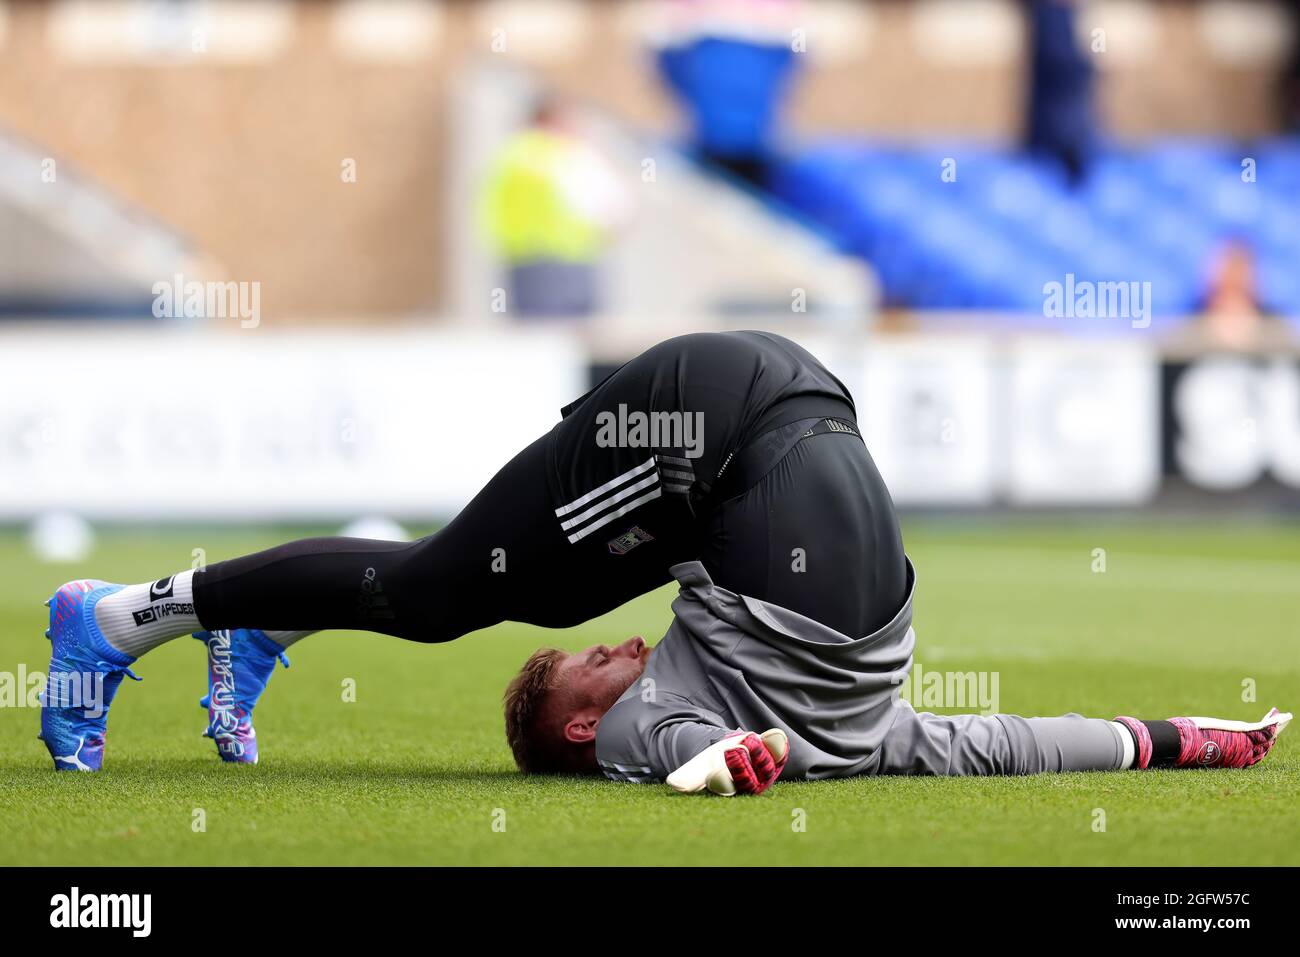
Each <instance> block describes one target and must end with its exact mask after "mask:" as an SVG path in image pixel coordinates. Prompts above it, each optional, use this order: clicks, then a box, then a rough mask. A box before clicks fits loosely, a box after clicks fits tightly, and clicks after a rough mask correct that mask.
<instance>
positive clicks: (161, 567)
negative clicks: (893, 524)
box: [0, 518, 1300, 865]
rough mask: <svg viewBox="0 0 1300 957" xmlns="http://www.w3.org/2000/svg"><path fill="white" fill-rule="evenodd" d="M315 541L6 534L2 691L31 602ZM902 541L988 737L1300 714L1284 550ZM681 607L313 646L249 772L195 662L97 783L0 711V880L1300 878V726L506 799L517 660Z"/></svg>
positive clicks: (0, 558)
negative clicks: (949, 769) (1014, 730)
mask: <svg viewBox="0 0 1300 957" xmlns="http://www.w3.org/2000/svg"><path fill="white" fill-rule="evenodd" d="M307 532H308V530H303V529H292V530H287V529H254V530H249V529H242V530H238V531H222V532H217V531H210V530H181V531H177V530H168V531H145V530H122V531H112V532H108V533H105V534H102V535H101V538H100V541H99V544H98V547H97V550H96V552H95V554H94V555H93V557H92V558H91V560H89V561H88V562H86V563H84V565H80V566H78V567H75V568H74V567H68V566H61V565H43V564H40V563H38V562H36V561H35V560H34V559H33V558H32V557H31V556H30V555H29V553H28V552H27V550H26V547H25V545H24V542H23V539H22V537H21V536H20V535H18V534H17V533H6V534H3V535H0V672H8V673H9V674H10V675H13V674H14V673H16V672H17V671H18V669H19V666H20V664H21V665H24V666H25V667H26V668H27V669H29V670H37V669H38V670H41V671H44V669H45V668H46V666H47V664H48V645H47V643H46V642H45V641H44V639H43V638H42V637H41V632H42V630H43V628H44V627H45V624H44V622H45V610H44V609H43V608H42V607H41V602H42V600H43V599H44V598H46V597H47V596H48V595H49V594H50V593H51V592H52V590H53V589H54V588H55V587H56V586H57V585H58V584H60V583H61V582H62V581H64V580H65V579H68V578H72V577H78V576H82V575H87V574H90V575H93V576H95V577H101V578H105V579H108V580H112V581H128V582H129V581H142V580H146V579H151V578H157V577H160V576H162V575H165V574H167V573H169V572H171V571H173V570H175V569H176V568H184V567H189V565H190V563H191V553H192V549H194V548H196V547H201V548H204V549H205V550H206V553H207V557H208V560H210V561H215V560H217V559H219V558H223V557H228V556H232V555H236V554H240V553H243V552H247V551H251V550H255V549H259V548H263V547H266V546H269V545H272V544H275V543H277V542H279V541H281V540H284V539H285V538H289V537H297V536H299V535H301V534H306V533H307ZM905 532H906V539H907V544H908V550H909V553H910V554H911V555H912V556H913V558H914V560H915V562H916V565H917V569H918V575H919V588H918V593H917V613H916V628H917V635H918V650H917V660H918V661H919V662H921V663H922V666H923V667H924V668H925V670H926V671H933V670H948V671H985V672H997V673H998V679H999V684H998V689H999V696H1000V700H999V702H998V704H999V705H1000V708H1001V710H1004V711H1010V712H1015V713H1020V714H1026V715H1036V714H1044V715H1046V714H1060V713H1064V712H1067V711H1078V712H1082V713H1084V714H1091V715H1097V716H1101V717H1111V716H1113V715H1115V714H1121V713H1127V714H1136V715H1140V716H1148V717H1166V716H1169V715H1173V714H1213V715H1216V716H1222V717H1230V718H1242V719H1251V720H1253V719H1256V718H1258V717H1259V716H1260V715H1262V714H1263V713H1264V712H1265V711H1266V710H1267V708H1268V707H1269V706H1270V705H1273V704H1277V705H1279V706H1281V707H1282V708H1283V709H1285V710H1295V709H1296V708H1297V707H1298V706H1300V643H1298V642H1297V627H1298V624H1297V623H1300V534H1297V530H1296V529H1295V528H1294V527H1290V528H1288V527H1274V528H1269V527H1267V526H1265V525H1263V524H1260V525H1235V526H1234V525H1228V526H1219V527H1214V526H1209V525H1204V524H1202V525H1186V524H1177V523H1172V522H1169V521H1164V522H1159V523H1155V522H1151V521H1144V522H1141V523H1129V522H1125V521H1114V522H1110V521H1102V520H1096V519H1077V518H1076V519H1062V520H1060V521H1055V520H1047V519H1034V520H1032V521H1030V520H1026V519H1016V520H1001V521H992V520H989V519H981V520H978V521H976V520H973V519H972V520H957V521H939V520H937V519H928V520H925V521H912V522H909V523H907V525H906V528H905ZM1094 549H1104V550H1105V571H1104V572H1095V571H1093V566H1094V563H1095V561H1096V559H1095V558H1094V553H1093V550H1094ZM671 595H672V592H671V590H670V589H663V590H661V591H659V592H656V593H654V594H652V595H648V596H645V597H643V598H641V599H639V600H637V601H636V602H633V603H631V604H629V605H627V606H625V607H623V608H621V609H618V610H617V611H615V612H613V613H611V614H609V615H607V616H605V617H604V618H602V619H600V620H597V621H593V622H590V623H588V624H586V625H584V626H582V627H579V628H574V629H570V630H567V631H563V632H552V631H547V630H544V629H539V628H531V627H525V626H520V625H502V626H500V627H497V628H493V629H491V630H488V631H485V632H481V633H478V634H474V635H471V636H468V637H466V638H463V639H461V640H460V641H456V642H452V643H450V644H446V645H435V646H421V645H417V644H411V643H407V642H402V641H398V640H396V639H391V638H383V637H377V636H371V635H364V634H354V633H341V632H340V633H330V634H326V635H319V636H314V637H312V638H309V639H307V640H306V641H304V642H303V643H301V644H300V645H298V646H297V647H296V648H295V649H294V650H293V652H292V659H293V667H292V668H291V669H290V670H288V671H284V670H279V669H277V672H276V674H275V677H274V678H273V680H272V682H271V685H270V688H269V690H268V692H267V694H266V696H265V697H264V698H263V700H262V703H261V704H260V705H259V707H258V712H257V718H258V720H257V727H258V732H259V737H260V743H261V749H262V763H261V764H260V765H259V766H257V767H251V768H246V767H227V766H223V765H221V764H220V762H219V761H218V760H217V757H216V753H215V751H214V749H213V747H212V743H211V742H210V741H208V740H206V739H204V738H201V737H200V736H199V732H200V731H201V730H202V728H203V725H204V713H203V712H202V711H201V710H200V709H199V707H198V704H197V701H198V698H199V697H200V695H201V694H202V693H203V691H204V661H205V658H204V653H203V648H202V646H200V644H199V643H198V642H196V641H192V640H188V639H184V640H178V641H175V642H172V643H171V644H169V645H166V646H164V647H162V648H161V649H159V650H158V651H156V652H154V653H152V654H150V655H149V656H148V657H147V658H145V659H144V660H143V661H141V662H140V663H139V664H138V665H137V671H138V672H139V673H140V675H141V676H142V677H143V678H144V682H143V683H142V684H136V683H134V682H130V681H128V682H126V683H125V687H123V689H122V692H121V693H120V695H119V696H118V699H117V702H116V703H115V704H114V706H113V713H112V716H111V720H110V731H111V733H110V735H109V748H108V756H107V759H106V762H105V770H104V771H103V772H102V773H100V774H98V775H77V774H55V773H53V771H52V770H51V767H50V762H49V759H48V758H47V756H46V754H45V751H44V749H43V747H42V745H41V744H40V742H39V741H37V740H36V730H37V725H38V712H37V711H36V710H34V709H29V708H26V707H16V706H7V707H3V708H0V864H3V865H13V864H94V865H98V864H196V865H197V864H209V865H244V864H385V863H392V864H665V865H681V864H1083V865H1113V864H1175V865H1179V864H1226V865H1231V864H1290V865H1295V864H1300V804H1298V803H1297V800H1296V795H1297V794H1300V727H1298V728H1292V729H1291V730H1290V731H1289V732H1288V734H1286V735H1284V736H1283V738H1282V740H1281V743H1280V744H1279V746H1278V747H1277V748H1276V749H1275V750H1274V752H1273V754H1272V755H1271V756H1270V757H1269V759H1268V760H1267V761H1265V762H1264V763H1263V764H1262V765H1260V766H1258V767H1256V768H1254V769H1251V770H1249V771H1244V772H1157V773H1145V774H1138V773H1133V772H1128V773H1125V772H1118V773H1105V774H1101V773H1098V774H1066V775H1056V776H1046V775H1045V776H1040V777H1033V778H994V779H923V778H890V779H871V778H861V779H856V780H847V781H835V782H818V783H795V782H786V783H781V784H778V785H777V786H776V787H775V788H773V789H772V790H771V791H770V792H769V793H768V794H765V795H763V796H761V797H758V798H738V799H733V800H727V799H722V798H706V797H698V796H696V797H681V796H677V795H674V794H672V793H671V792H669V791H668V789H667V788H666V787H662V786H641V785H627V784H614V783H607V782H604V781H600V780H597V779H575V778H531V779H530V778H524V777H521V776H519V775H517V774H516V773H514V771H513V768H512V765H511V762H510V758H509V752H508V750H507V748H506V746H505V743H504V740H503V736H502V731H501V723H502V722H501V713H500V704H499V702H500V695H501V691H502V688H503V686H504V685H505V683H506V681H507V680H508V679H509V677H510V676H511V675H512V674H513V672H514V670H515V668H517V666H518V665H519V663H520V662H521V661H522V660H523V658H524V657H525V655H526V654H527V653H528V652H529V651H531V650H532V649H533V648H534V647H536V646H538V645H541V644H558V645H561V646H565V647H570V648H578V647H583V646H585V645H587V644H590V643H594V642H599V641H612V640H619V639H621V638H623V637H625V636H627V635H629V634H643V635H645V636H646V638H647V640H650V641H654V640H656V639H657V638H658V637H659V636H660V635H661V634H662V633H663V630H664V628H665V627H666V625H667V622H668V620H669V614H670V613H669V608H668V605H669V601H670V599H671ZM346 679H352V680H353V681H355V687H356V700H355V702H347V701H344V700H343V699H344V695H343V693H342V692H343V685H344V682H345V680H346ZM9 680H11V681H12V680H13V679H12V678H10V679H9ZM1252 688H1253V690H1254V697H1255V700H1250V695H1249V693H1250V690H1251V689H1252ZM951 710H959V709H951ZM199 809H201V810H202V812H203V818H204V819H205V822H206V829H203V830H196V829H195V827H194V822H195V821H196V819H197V817H196V811H197V810H199ZM800 824H802V827H799V826H798V825H800ZM1102 824H1104V830H1103V829H1101V825H1102Z"/></svg>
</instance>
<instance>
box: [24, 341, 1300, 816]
mask: <svg viewBox="0 0 1300 957" xmlns="http://www.w3.org/2000/svg"><path fill="white" fill-rule="evenodd" d="M470 411H471V412H472V407H471V409H470ZM448 414H450V412H448ZM485 427H490V426H485ZM412 440H413V441H420V440H421V438H420V437H413V439H412ZM423 440H424V441H436V439H435V438H434V437H426V438H424V439H423ZM443 452H444V455H445V458H446V461H447V462H448V463H449V467H454V463H455V461H456V456H457V450H456V449H455V448H454V447H449V448H446V449H444V450H443ZM674 577H675V578H676V579H677V580H678V582H679V583H680V585H681V593H680V595H679V597H678V599H677V601H676V602H675V603H674V605H673V610H674V612H675V613H676V619H675V621H674V622H673V625H672V627H671V629H670V631H669V633H668V635H667V637H666V638H665V639H664V640H663V641H661V642H660V643H659V645H658V646H657V647H656V648H655V649H654V652H653V654H651V653H650V651H649V650H648V649H647V647H646V645H645V642H643V641H642V640H641V639H640V638H633V639H631V640H629V641H627V642H624V643H623V644H621V645H619V646H618V647H617V648H613V649H611V648H606V647H604V646H601V647H598V648H590V649H587V650H586V651H584V652H581V653H579V654H574V655H569V654H565V653H563V652H559V651H554V650H543V651H540V652H537V653H536V654H534V655H533V656H532V657H531V658H530V659H529V661H528V663H527V664H526V665H525V667H524V669H523V671H522V672H521V673H520V675H519V676H518V677H517V678H516V679H515V681H514V682H513V683H512V684H511V686H510V688H509V690H508V691H507V694H506V731H507V736H508V738H509V740H510V745H511V748H512V749H513V751H514V755H515V759H516V762H517V763H518V764H519V766H520V767H521V768H522V769H523V770H525V771H530V772H538V771H569V772H575V771H576V772H596V771H603V772H604V773H605V774H606V775H608V776H609V777H613V778H616V779H619V780H631V781H654V780H661V779H666V780H667V781H668V783H669V784H671V785H673V786H675V787H677V788H678V789H679V790H683V791H700V790H705V789H708V790H712V791H715V792H718V793H722V794H730V793H735V792H750V793H757V792H759V791H762V790H763V789H765V788H766V787H768V786H769V785H770V784H771V783H772V782H773V781H775V780H776V778H777V777H778V776H779V775H780V774H781V773H782V772H783V770H784V773H785V775H786V776H787V777H793V776H798V777H809V778H825V777H840V776H845V775H853V774H873V773H875V774H890V773H912V774H1029V773H1035V772H1039V771H1054V770H1083V769H1098V770H1102V769H1114V768H1125V767H1139V768H1145V767H1158V766H1207V767H1245V766H1246V765H1249V764H1253V763H1255V762H1256V761H1258V760H1260V758H1262V757H1263V756H1264V755H1265V754H1266V753H1267V752H1268V750H1269V748H1270V747H1271V746H1272V744H1273V740H1274V738H1275V737H1276V735H1277V732H1278V731H1280V730H1281V729H1282V727H1283V726H1284V725H1285V722H1286V721H1287V720H1288V719H1289V718H1290V716H1289V715H1280V714H1277V713H1276V711H1274V712H1272V713H1270V715H1269V716H1268V717H1267V718H1265V719H1264V720H1263V721H1261V722H1258V723H1257V724H1253V725H1244V724H1240V723H1234V722H1223V721H1207V720H1205V719H1200V718H1174V719H1172V720H1170V721H1152V722H1140V721H1136V720H1134V719H1132V718H1119V719H1117V720H1116V721H1114V722H1111V721H1103V720H1096V719H1088V718H1081V717H1079V716H1077V715H1068V716H1066V717H1061V718H1030V719H1025V718H1017V717H1013V716H1010V715H994V716H991V717H978V716H964V717H935V716H934V715H928V714H920V715H918V714H916V713H915V712H914V711H913V710H912V709H911V707H910V706H909V705H908V704H906V703H905V702H903V701H901V700H900V698H899V694H898V692H899V685H900V684H901V683H902V681H903V679H904V678H905V677H906V675H907V673H908V669H909V668H910V666H911V661H912V646H913V643H914V641H915V638H914V635H913V633H912V629H911V614H912V592H913V587H914V584H915V574H914V571H913V569H912V567H911V564H910V563H909V562H908V560H907V558H906V556H905V555H904V552H903V543H902V538H901V535H900V533H899V529H898V522H897V519H896V517H895V514H894V507H893V503H892V502H891V500H890V497H889V492H888V491H887V490H886V488H885V485H884V482H883V481H882V480H881V478H880V475H879V473H878V472H877V471H876V467H875V464H874V463H873V462H872V460H871V456H870V455H869V454H868V453H867V449H866V447H865V445H864V444H863V441H862V438H861V437H860V435H859V433H858V428H857V423H856V413H855V409H854V406H853V400H852V398H851V397H850V395H849V393H848V390H847V389H846V388H845V387H844V385H843V383H841V382H840V381H839V380H838V379H836V378H835V377H834V376H833V375H831V373H830V372H828V371H827V370H826V369H825V368H824V367H823V366H822V365H821V364H820V363H819V362H818V361H817V360H816V359H814V358H813V357H812V356H811V355H810V354H809V353H807V352H806V351H804V350H803V349H801V348H800V347H799V346H797V345H795V344H794V343H792V342H790V341H788V340H786V339H783V338H781V337H780V336H775V335H771V334H768V333H761V332H735V333H721V334H703V335H691V336H682V337H679V338H676V339H670V340H668V341H667V342H663V343H660V344H659V345H657V346H655V347H654V348H652V349H650V350H648V351H646V352H645V353H643V354H641V355H640V356H638V357H636V358H635V359H633V360H631V361H630V362H628V363H627V364H625V365H624V366H622V367H621V368H620V369H619V370H618V371H617V372H615V373H614V374H613V375H611V376H610V377H609V378H608V379H606V380H605V381H604V382H603V383H601V384H600V385H599V386H597V387H596V388H595V389H593V390H592V391H591V392H589V393H588V394H587V395H585V396H583V397H582V398H580V399H579V400H577V401H576V402H574V403H572V404H571V405H570V406H568V407H567V408H565V409H564V410H563V411H562V421H560V422H559V423H558V424H557V425H556V426H555V427H554V428H553V429H552V430H551V431H550V432H549V433H547V434H546V435H545V436H543V437H542V438H540V439H538V440H537V441H535V442H534V443H532V444H531V445H530V446H528V448H526V449H524V450H523V451H522V452H520V453H519V454H518V455H516V456H515V457H514V458H513V459H512V460H511V461H510V462H508V463H507V464H506V465H505V466H504V467H503V468H502V469H501V471H500V472H498V473H497V475H496V476H495V477H493V479H492V480H491V481H490V482H489V483H488V484H487V486H486V487H485V488H484V489H483V490H482V491H481V492H480V493H479V494H478V495H477V496H475V498H474V500H473V501H471V502H470V503H469V505H467V506H466V507H465V509H464V510H463V511H462V512H461V513H460V514H459V515H458V516H457V517H456V518H455V519H454V520H453V521H452V522H451V523H450V524H449V525H447V527H446V528H444V529H442V530H441V531H439V532H437V533H436V534H434V535H430V536H428V537H427V538H423V539H420V540H419V541H416V542H411V543H409V544H406V543H400V544H399V543H391V542H378V541H367V540H362V539H346V538H318V539H308V540H305V541H299V542H292V543H290V544H287V545H282V546H280V547H278V548H273V549H270V550H268V551H265V552H261V553H258V554H255V555H248V556H245V557H242V558H235V559H231V560H229V561H223V562H218V563H215V564H213V565H210V566H208V567H207V568H205V569H200V570H187V571H182V572H178V573H176V574H174V575H169V576H168V577H166V578H162V579H160V580H158V581H154V582H143V583H140V584H136V585H127V586H123V585H115V584H109V583H106V582H102V581H97V580H92V579H81V580H77V581H72V582H68V583H66V584H65V585H63V586H62V587H61V588H59V589H58V591H57V592H56V593H55V595H54V598H53V599H52V600H51V602H50V603H49V604H50V606H51V607H50V628H49V631H48V632H47V636H48V637H49V638H50V640H51V642H52V645H53V648H52V653H51V658H50V668H49V679H50V680H49V684H48V686H47V690H46V693H45V696H44V699H43V702H42V711H41V737H42V739H43V740H44V741H45V745H46V748H47V749H48V750H49V753H50V755H51V757H52V758H53V759H54V766H55V768H56V769H59V770H79V771H94V770H98V769H99V768H100V767H101V766H102V763H103V760H104V748H105V735H106V731H107V721H108V710H109V706H110V705H111V704H112V701H113V697H114V695H115V694H116V693H117V691H118V689H119V687H120V686H121V683H122V680H123V678H124V677H125V676H127V675H130V674H132V672H131V670H130V669H131V666H132V665H133V664H134V663H135V661H136V659H137V658H139V657H140V656H142V655H144V654H145V653H147V652H148V651H150V650H152V649H153V648H156V647H157V646H158V645H160V644H162V643H164V642H166V641H170V640H172V639H174V638H177V637H179V636H182V635H187V634H189V633H191V632H198V633H199V636H200V637H202V638H203V639H204V641H205V642H206V643H207V645H208V650H209V676H210V694H209V696H208V698H207V699H206V703H207V705H208V714H209V724H208V733H209V735H210V736H211V737H212V738H214V739H215V741H216V744H217V750H218V753H219V754H220V755H221V757H222V758H223V759H224V760H226V761H231V762H240V763H251V762H254V761H256V760H257V756H258V748H257V739H256V735H255V733H254V730H253V724H252V713H253V708H254V705H256V703H257V700H258V697H259V696H260V695H261V693H262V691H263V689H264V688H265V686H266V682H267V680H268V679H269V678H270V675H271V672H272V670H273V669H274V666H275V662H276V660H277V658H282V657H283V651H284V649H285V648H286V647H287V646H288V645H289V644H290V643H292V642H294V641H297V640H299V639H301V638H303V637H305V636H306V635H309V634H311V633H312V632H315V631H319V630H322V629H329V628H349V629H364V630H368V631H374V632H379V633H382V634H387V635H395V636H397V637H400V638H406V639H409V640H412V641H420V642H441V641H450V640H452V639H454V638H458V637H460V636H461V635H464V634H467V633H469V632H471V631H476V630H478V629H481V628H486V627H489V626H491V625H494V624H497V623H498V622H501V621H519V622H525V623H530V624H536V625H542V626H547V627H567V626H571V625H576V624H580V623H581V622H584V621H587V620H589V619H591V618H594V617H596V616H598V615H601V614H603V613H605V612H607V611H609V610H611V609H613V608H616V607H617V606H619V605H621V604H623V603H624V602H626V601H628V600H629V599H631V598H634V597H636V596H637V595H641V594H644V593H645V592H647V591H650V590H652V589H654V588H657V587H659V586H660V585H663V584H665V583H666V582H668V581H671V580H672V579H673V578H674ZM86 689H90V694H89V699H88V698H87V695H86V693H85V691H86ZM764 729H770V730H766V731H764ZM755 731H762V732H763V733H762V734H761V735H760V734H754V733H752V732H755Z"/></svg>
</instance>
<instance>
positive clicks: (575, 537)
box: [569, 488, 663, 542]
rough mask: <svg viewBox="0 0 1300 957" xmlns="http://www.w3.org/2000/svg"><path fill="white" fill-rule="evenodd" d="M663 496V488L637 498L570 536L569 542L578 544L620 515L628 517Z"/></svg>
mask: <svg viewBox="0 0 1300 957" xmlns="http://www.w3.org/2000/svg"><path fill="white" fill-rule="evenodd" d="M662 494H663V489H661V488H655V489H652V490H651V491H650V492H648V493H647V494H645V495H642V496H641V497H640V498H636V499H633V500H632V501H630V502H628V503H627V504H626V505H624V506H623V507H622V508H620V509H618V510H617V511H614V512H610V513H609V514H608V515H602V516H601V518H600V521H597V522H593V523H592V524H590V525H588V526H587V527H586V528H584V529H583V530H582V531H580V532H574V533H573V534H572V535H570V536H569V541H570V542H577V541H580V540H581V539H584V538H586V537H587V536H588V535H590V534H591V533H592V532H594V531H595V530H596V529H598V528H600V527H601V526H603V525H608V524H609V523H610V522H612V521H614V519H616V518H618V517H619V516H620V515H626V514H627V513H628V512H630V511H632V509H634V508H636V507H637V506H638V505H644V504H645V503H646V502H649V501H651V500H652V499H656V498H658V497H659V496H660V495H662Z"/></svg>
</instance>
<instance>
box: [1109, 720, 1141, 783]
mask: <svg viewBox="0 0 1300 957" xmlns="http://www.w3.org/2000/svg"><path fill="white" fill-rule="evenodd" d="M1110 724H1111V727H1113V728H1116V729H1117V730H1118V731H1119V740H1120V743H1121V744H1122V745H1123V748H1124V756H1123V757H1122V758H1120V764H1119V770H1121V771H1127V770H1128V769H1129V768H1131V767H1133V765H1134V764H1135V763H1137V742H1136V741H1134V740H1133V732H1132V731H1130V730H1129V729H1128V728H1127V726H1125V725H1123V724H1120V722H1118V721H1112V722H1111V723H1110Z"/></svg>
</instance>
